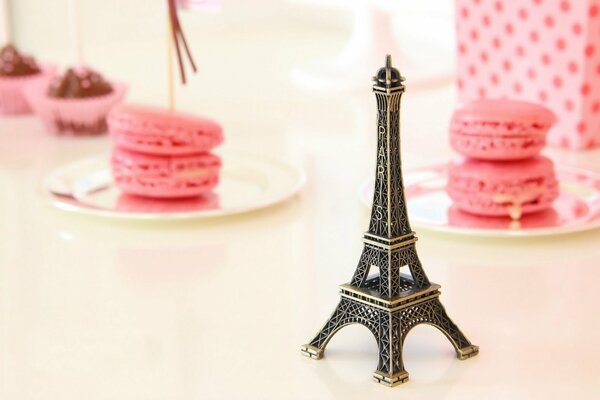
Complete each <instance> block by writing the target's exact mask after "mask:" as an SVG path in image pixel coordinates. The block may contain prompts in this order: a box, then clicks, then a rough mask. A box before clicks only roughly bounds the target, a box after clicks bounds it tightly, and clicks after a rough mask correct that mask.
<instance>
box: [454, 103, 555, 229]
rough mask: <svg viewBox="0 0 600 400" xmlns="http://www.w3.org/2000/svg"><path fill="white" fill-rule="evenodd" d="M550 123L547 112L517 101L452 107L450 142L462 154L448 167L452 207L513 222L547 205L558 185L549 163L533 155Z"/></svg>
mask: <svg viewBox="0 0 600 400" xmlns="http://www.w3.org/2000/svg"><path fill="white" fill-rule="evenodd" d="M554 121H555V118H554V115H553V114H552V112H551V111H550V110H548V109H546V108H545V107H543V106H540V105H536V104H532V103H527V102H522V101H512V100H479V101H474V102H471V103H468V104H466V105H465V106H464V107H462V108H460V109H458V110H456V111H455V112H454V115H453V117H452V122H451V125H450V143H451V145H452V147H453V148H454V149H455V150H456V151H457V152H459V153H460V154H462V155H463V156H466V158H464V159H461V160H457V161H455V162H454V163H452V164H451V165H450V169H449V176H448V185H447V188H446V191H447V193H448V195H449V196H450V198H451V199H452V201H453V203H454V206H455V207H456V208H458V209H460V210H462V211H465V212H468V213H472V214H476V215H480V216H492V217H501V216H509V217H510V218H512V219H513V220H518V219H520V218H521V216H522V215H524V214H530V213H533V212H537V211H542V210H547V209H549V208H550V207H551V206H552V202H553V201H554V200H555V199H556V198H557V197H558V193H559V185H558V181H557V179H556V175H555V171H554V164H553V163H552V161H551V160H550V159H548V158H547V157H544V156H540V155H539V153H540V152H541V150H542V149H543V148H544V145H545V137H546V133H547V132H548V130H549V129H550V127H551V126H552V124H553V123H554Z"/></svg>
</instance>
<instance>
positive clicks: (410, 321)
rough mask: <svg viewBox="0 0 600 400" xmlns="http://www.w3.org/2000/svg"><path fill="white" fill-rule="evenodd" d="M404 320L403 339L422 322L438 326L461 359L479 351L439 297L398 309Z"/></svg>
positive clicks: (474, 354)
mask: <svg viewBox="0 0 600 400" xmlns="http://www.w3.org/2000/svg"><path fill="white" fill-rule="evenodd" d="M398 313H399V316H400V318H401V321H402V330H401V331H402V340H403V341H404V338H405V337H406V334H407V333H408V331H409V330H411V329H412V328H413V327H414V326H416V325H417V324H420V323H425V324H430V325H433V326H435V327H436V328H438V329H439V330H440V331H442V333H443V334H444V335H445V336H446V337H447V338H448V340H450V343H452V345H453V346H454V349H455V350H456V356H457V358H458V359H459V360H466V359H467V358H471V357H473V356H476V355H477V354H478V353H479V347H478V346H475V345H473V344H471V342H470V341H469V339H467V338H466V336H465V335H464V334H463V333H462V332H461V330H460V329H459V328H458V326H456V324H455V323H454V322H453V321H452V320H451V319H450V317H448V314H447V313H446V309H445V308H444V306H443V305H442V303H441V302H440V300H439V299H438V298H435V299H432V300H429V301H427V302H424V303H420V304H417V305H415V306H412V307H408V308H406V309H403V310H400V311H398Z"/></svg>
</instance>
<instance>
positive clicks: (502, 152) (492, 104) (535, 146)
mask: <svg viewBox="0 0 600 400" xmlns="http://www.w3.org/2000/svg"><path fill="white" fill-rule="evenodd" d="M554 122H555V117H554V114H553V113H552V111H550V110H548V109H547V108H546V107H543V106H541V105H538V104H534V103H528V102H524V101H514V100H477V101H473V102H470V103H467V104H465V105H463V106H462V107H461V108H459V109H457V110H456V111H455V112H454V115H453V116H452V121H451V123H450V144H451V145H452V148H454V150H456V151H457V152H459V153H460V154H463V155H465V156H467V157H472V158H477V159H483V160H519V159H524V158H528V157H533V156H536V155H538V154H539V153H540V152H541V150H542V149H543V147H544V145H545V144H546V134H547V133H548V130H549V129H550V127H552V125H553V124H554Z"/></svg>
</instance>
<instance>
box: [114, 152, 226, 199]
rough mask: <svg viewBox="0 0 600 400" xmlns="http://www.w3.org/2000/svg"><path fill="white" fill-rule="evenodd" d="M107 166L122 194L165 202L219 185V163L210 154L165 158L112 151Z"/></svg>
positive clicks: (206, 190)
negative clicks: (109, 167) (109, 162)
mask: <svg viewBox="0 0 600 400" xmlns="http://www.w3.org/2000/svg"><path fill="white" fill-rule="evenodd" d="M111 166H112V173H113V178H114V180H115V183H116V185H117V186H118V187H119V188H120V189H121V190H122V191H123V192H124V193H127V194H133V195H138V196H147V197H154V198H165V199H166V198H180V197H190V196H198V195H200V194H203V193H206V192H209V191H210V190H212V189H213V188H214V187H215V186H216V185H217V184H218V182H219V170H220V168H221V159H220V158H219V157H218V156H216V155H214V154H210V153H199V154H190V155H172V156H168V155H156V154H144V153H139V152H135V151H131V150H126V149H123V148H120V147H115V148H114V149H113V153H112V158H111Z"/></svg>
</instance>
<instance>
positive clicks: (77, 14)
mask: <svg viewBox="0 0 600 400" xmlns="http://www.w3.org/2000/svg"><path fill="white" fill-rule="evenodd" d="M69 25H70V28H71V29H70V30H71V40H72V46H73V56H74V57H75V63H76V65H83V46H82V44H81V7H80V4H79V0H69Z"/></svg>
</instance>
